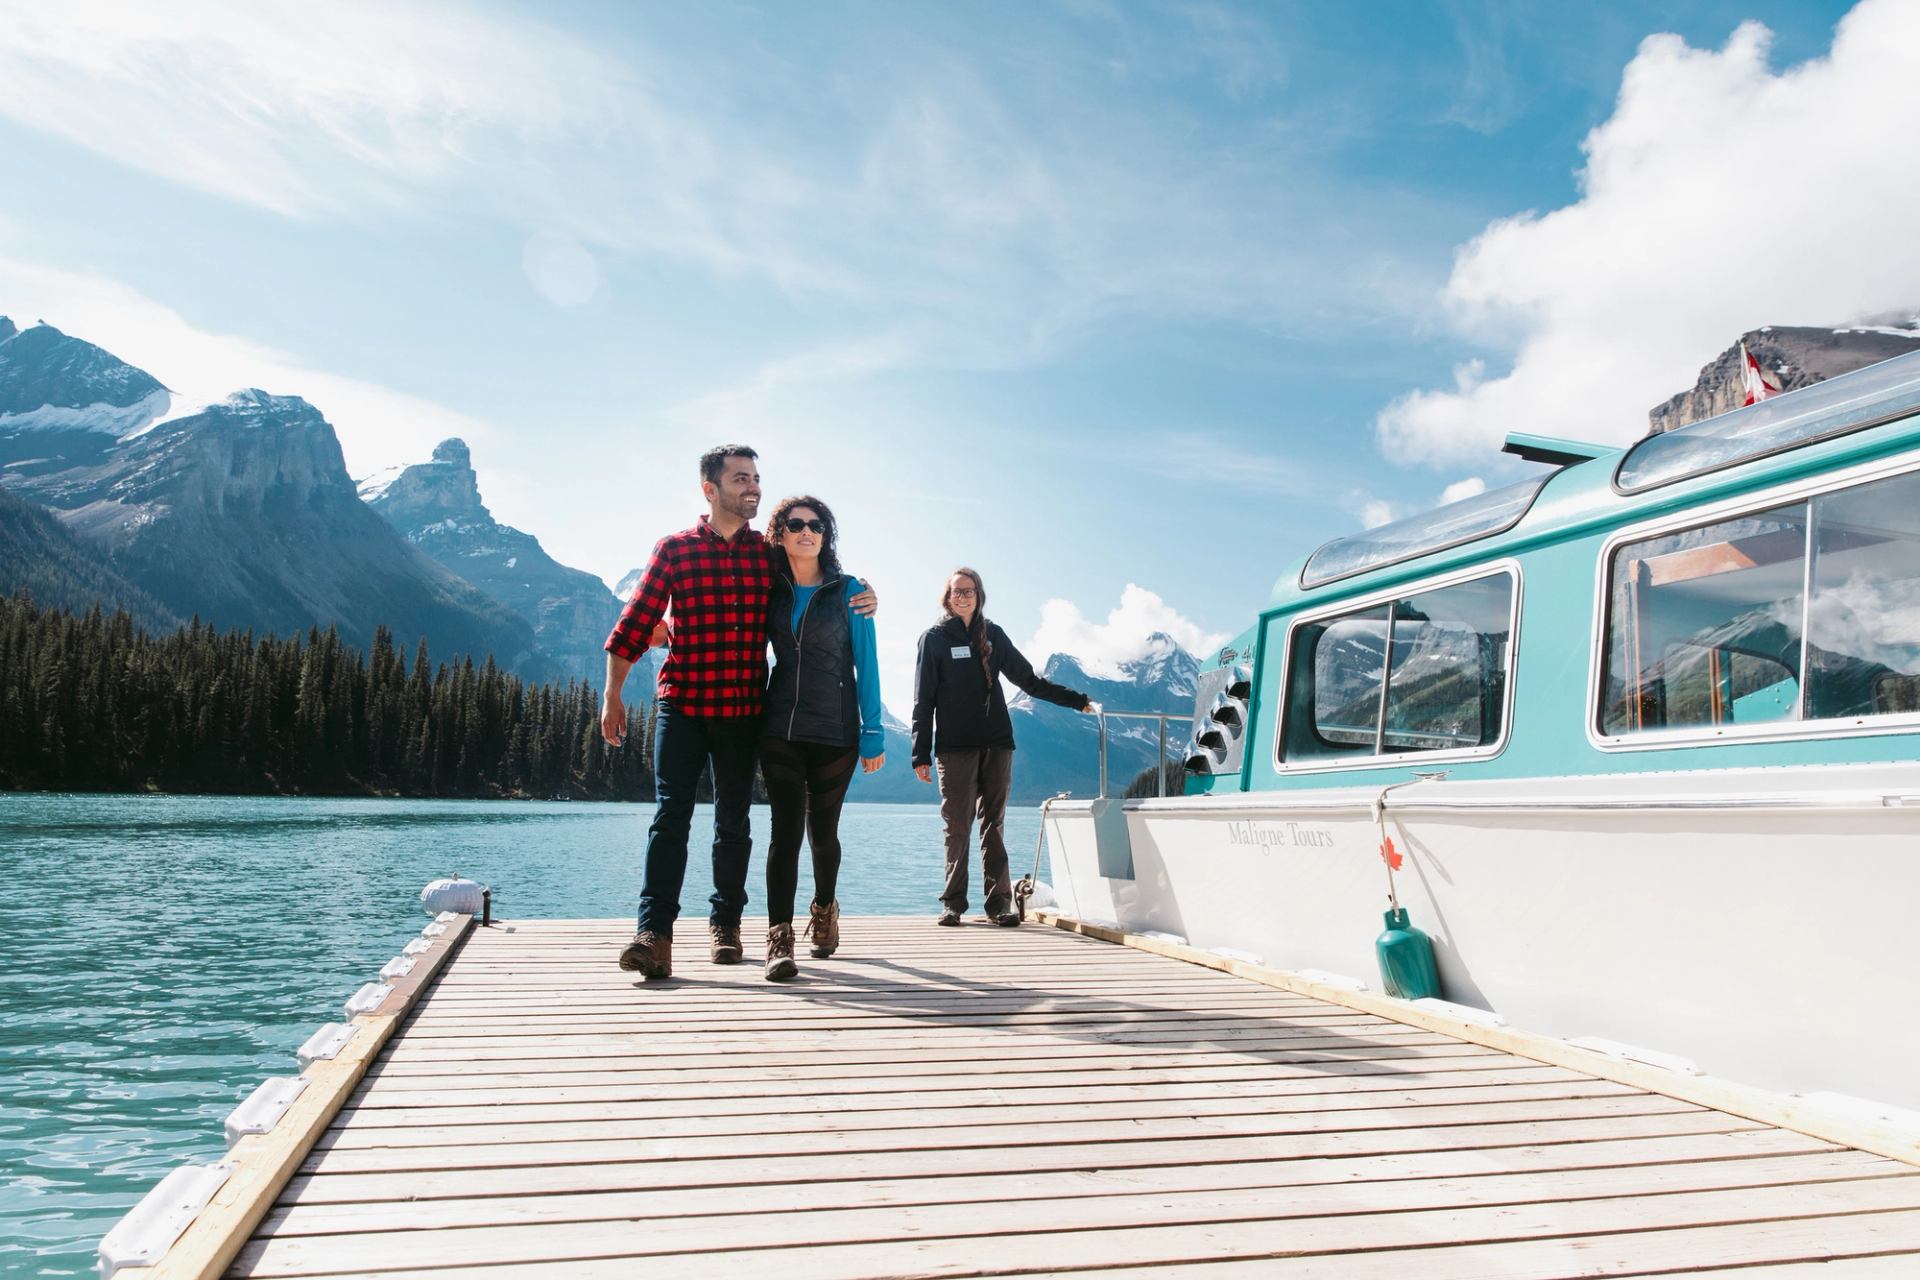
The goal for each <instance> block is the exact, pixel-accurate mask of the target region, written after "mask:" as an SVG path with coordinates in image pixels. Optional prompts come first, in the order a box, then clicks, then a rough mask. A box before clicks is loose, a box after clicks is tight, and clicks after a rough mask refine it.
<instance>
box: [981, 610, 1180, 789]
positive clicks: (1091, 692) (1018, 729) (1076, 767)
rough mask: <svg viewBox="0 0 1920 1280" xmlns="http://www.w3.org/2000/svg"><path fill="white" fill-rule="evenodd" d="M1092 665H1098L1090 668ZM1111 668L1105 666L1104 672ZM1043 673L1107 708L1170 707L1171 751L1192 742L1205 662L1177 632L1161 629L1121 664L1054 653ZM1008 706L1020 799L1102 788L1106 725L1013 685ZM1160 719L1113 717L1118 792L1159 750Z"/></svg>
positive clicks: (1110, 759) (1113, 783)
mask: <svg viewBox="0 0 1920 1280" xmlns="http://www.w3.org/2000/svg"><path fill="white" fill-rule="evenodd" d="M1089 667H1092V670H1089ZM1102 672H1104V674H1101V673H1102ZM1041 674H1042V675H1044V676H1045V677H1046V678H1047V679H1049V680H1051V681H1053V682H1054V683H1055V684H1059V685H1065V686H1066V687H1067V688H1069V689H1077V690H1079V691H1080V692H1081V693H1084V694H1086V695H1088V696H1089V697H1091V698H1092V699H1093V700H1094V701H1095V702H1098V703H1100V704H1101V706H1102V707H1104V708H1105V709H1106V710H1108V711H1164V712H1167V713H1169V714H1171V715H1172V716H1173V717H1174V718H1173V719H1172V720H1170V721H1169V722H1168V724H1167V758H1168V759H1171V760H1177V759H1179V758H1180V756H1181V753H1182V752H1183V751H1184V749H1185V747H1186V742H1187V730H1188V728H1189V723H1188V721H1189V717H1191V715H1192V713H1193V699H1194V693H1195V690H1196V688H1197V686H1198V683H1199V679H1200V664H1199V663H1198V662H1196V661H1195V660H1194V657H1193V655H1192V654H1190V653H1188V652H1187V651H1186V650H1184V649H1182V648H1181V647H1180V646H1179V644H1178V643H1176V642H1175V641H1174V639H1173V637H1171V636H1169V635H1167V634H1165V633H1164V632H1155V633H1154V634H1153V635H1152V636H1149V637H1148V639H1147V647H1146V651H1145V652H1144V653H1142V654H1141V655H1140V656H1139V657H1136V658H1133V659H1130V660H1128V661H1126V662H1122V663H1119V664H1117V665H1096V664H1090V663H1085V662H1082V661H1081V660H1080V659H1077V658H1075V657H1072V656H1071V655H1069V654H1064V653H1057V654H1054V655H1053V656H1052V657H1050V658H1048V659H1047V661H1046V662H1045V664H1044V665H1043V666H1042V668H1041ZM1007 709H1008V711H1009V712H1010V713H1011V714H1012V716H1013V737H1014V741H1015V742H1016V743H1018V744H1019V747H1018V750H1017V751H1016V752H1015V754H1014V760H1013V802H1014V803H1016V804H1035V803H1038V802H1039V801H1041V800H1043V799H1045V798H1046V797H1047V796H1050V795H1052V794H1053V793H1054V792H1056V791H1071V792H1072V793H1073V794H1074V795H1076V796H1082V797H1084V796H1092V795H1097V794H1099V787H1100V750H1099V726H1098V725H1097V723H1096V722H1095V720H1094V718H1093V717H1092V716H1089V715H1083V714H1081V713H1079V712H1076V711H1069V710H1067V709H1066V708H1065V707H1056V706H1054V705H1053V704H1052V703H1050V702H1038V701H1036V700H1034V699H1033V698H1030V697H1028V696H1027V695H1026V694H1024V693H1014V694H1013V695H1012V696H1011V697H1010V698H1009V700H1008V703H1007ZM1159 735H1160V730H1159V725H1158V724H1157V723H1156V722H1154V721H1152V720H1123V719H1109V720H1108V721H1107V782H1108V787H1109V789H1110V790H1111V792H1112V793H1113V794H1115V795H1119V794H1120V793H1121V792H1123V791H1124V790H1125V789H1126V787H1127V784H1128V783H1130V782H1132V781H1133V779H1134V778H1135V777H1137V776H1138V775H1139V774H1140V773H1141V772H1142V771H1143V770H1147V769H1151V768H1152V767H1153V763H1154V760H1155V758H1156V757H1157V755H1158V751H1159Z"/></svg>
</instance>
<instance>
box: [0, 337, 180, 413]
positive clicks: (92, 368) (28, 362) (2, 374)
mask: <svg viewBox="0 0 1920 1280" xmlns="http://www.w3.org/2000/svg"><path fill="white" fill-rule="evenodd" d="M0 323H4V326H5V327H4V328H0V431H5V432H9V433H12V432H19V431H25V430H36V429H37V430H74V429H78V430H87V431H102V432H106V433H108V434H110V435H116V436H117V435H126V434H130V433H131V432H133V431H137V430H140V429H141V428H143V427H145V426H147V425H148V424H150V423H152V422H153V421H154V420H155V419H156V418H159V417H160V416H161V415H162V414H164V413H165V412H166V411H167V409H168V407H169V406H170V405H171V404H172V397H171V396H169V395H168V394H167V389H166V388H165V387H164V386H162V385H160V382H159V380H158V379H156V378H155V377H154V376H153V375H152V374H150V373H148V372H147V371H146V370H144V369H138V368H135V367H134V366H133V365H130V364H128V363H127V362H126V361H124V360H122V359H120V357H118V356H116V355H114V354H113V353H112V352H110V351H106V350H104V349H102V348H100V347H96V346H94V345H93V344H92V343H91V342H84V341H82V340H81V339H79V338H73V337H69V336H67V335H66V334H64V333H62V332H61V331H60V330H58V329H56V328H54V327H53V326H52V325H50V324H36V325H34V326H33V327H32V328H29V329H21V328H18V327H17V326H15V324H14V323H13V321H11V320H5V321H4V322H0Z"/></svg>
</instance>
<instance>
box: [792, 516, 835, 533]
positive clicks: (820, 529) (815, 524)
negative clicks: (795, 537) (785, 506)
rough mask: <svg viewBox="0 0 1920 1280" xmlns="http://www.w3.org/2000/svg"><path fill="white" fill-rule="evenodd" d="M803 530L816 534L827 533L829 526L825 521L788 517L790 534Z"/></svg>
mask: <svg viewBox="0 0 1920 1280" xmlns="http://www.w3.org/2000/svg"><path fill="white" fill-rule="evenodd" d="M802 529H807V530H811V531H812V532H814V533H825V532H826V531H827V525H826V522H825V521H824V520H802V519H801V518H800V517H799V516H788V517H787V532H788V533H798V532H800V531H801V530H802Z"/></svg>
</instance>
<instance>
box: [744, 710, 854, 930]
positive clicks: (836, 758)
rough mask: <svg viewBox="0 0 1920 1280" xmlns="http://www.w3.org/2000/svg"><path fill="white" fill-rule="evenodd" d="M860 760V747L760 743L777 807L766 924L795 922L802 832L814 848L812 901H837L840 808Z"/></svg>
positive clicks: (781, 740) (774, 740)
mask: <svg viewBox="0 0 1920 1280" xmlns="http://www.w3.org/2000/svg"><path fill="white" fill-rule="evenodd" d="M859 758H860V749H859V748H858V747H823V746H821V745H820V744H819V743H817V742H793V741H791V740H789V739H787V738H762V739H761V740H760V773H761V776H762V777H764V778H765V779H766V781H767V799H768V801H769V802H771V804H772V805H773V837H772V840H771V841H770V843H769V844H768V846H767V923H768V924H792V923H793V894H794V890H795V888H796V887H797V886H798V885H799V883H800V837H801V835H802V834H803V833H804V834H805V836H806V837H807V843H808V844H809V845H810V846H811V847H812V849H813V900H814V901H815V902H819V903H828V902H832V901H833V894H834V888H835V886H836V883H837V882H838V880H839V878H840V806H841V804H842V803H844V802H845V801H846V798H847V784H848V783H849V782H852V781H853V766H854V763H855V762H856V761H857V760H859Z"/></svg>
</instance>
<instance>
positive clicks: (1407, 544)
mask: <svg viewBox="0 0 1920 1280" xmlns="http://www.w3.org/2000/svg"><path fill="white" fill-rule="evenodd" d="M1552 478H1553V477H1552V474H1551V473H1549V474H1547V475H1542V476H1536V477H1535V478H1533V479H1531V480H1523V481H1521V482H1520V483H1519V484H1510V485H1508V486H1506V487H1505V488H1504V489H1489V490H1488V491H1487V492H1485V493H1479V494H1475V495H1474V496H1473V497H1471V498H1462V499H1461V500H1460V501H1458V502H1450V503H1448V504H1447V505H1446V506H1444V507H1437V508H1435V509H1434V510H1432V511H1427V512H1423V513H1422V514H1420V515H1417V516H1411V517H1409V518H1407V519H1405V520H1397V521H1395V522H1394V523H1392V524H1383V525H1381V526H1380V527H1379V528H1378V529H1369V530H1367V531H1366V532H1365V533H1356V534H1353V535H1352V536H1350V537H1345V538H1335V539H1334V540H1333V541H1332V542H1329V543H1327V544H1326V545H1325V546H1323V547H1321V548H1320V549H1319V550H1318V551H1316V552H1314V553H1313V554H1312V555H1310V556H1308V557H1307V563H1306V567H1305V568H1303V569H1301V570H1300V585H1301V586H1303V587H1317V586H1321V585H1323V584H1325V583H1328V582H1334V581H1337V580H1338V579H1341V578H1350V577H1352V576H1353V575H1354V574H1356V573H1364V572H1366V571H1367V570H1368V569H1378V568H1380V567H1381V566H1382V565H1389V564H1398V563H1399V562H1400V561H1402V560H1411V559H1413V558H1414V557H1415V556H1423V555H1427V554H1428V553H1430V552H1434V551H1444V550H1445V549H1446V548H1448V547H1457V546H1459V545H1460V544H1461V543H1464V542H1472V541H1474V540H1475V539H1476V538H1485V537H1490V536H1491V535H1493V534H1496V533H1505V532H1506V531H1507V530H1508V529H1511V528H1513V526H1514V525H1516V524H1519V523H1520V517H1521V516H1524V515H1525V514H1527V508H1528V507H1531V506H1532V505H1533V500H1534V498H1535V497H1536V496H1537V495H1538V494H1539V492H1540V487H1541V486H1542V485H1544V484H1546V482H1547V481H1548V480H1550V479H1552Z"/></svg>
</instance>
